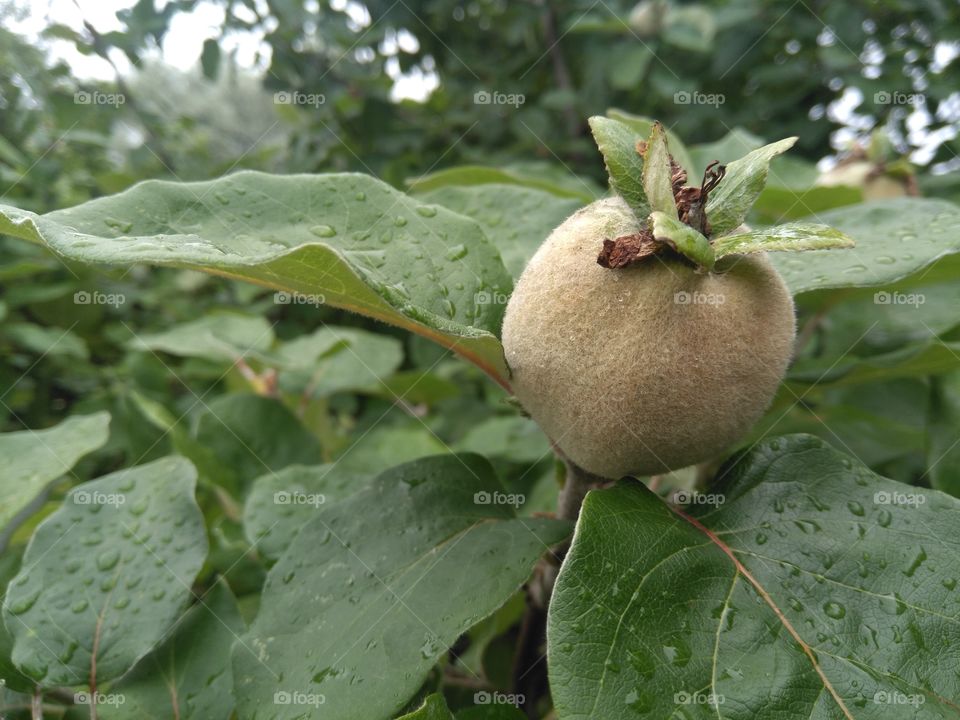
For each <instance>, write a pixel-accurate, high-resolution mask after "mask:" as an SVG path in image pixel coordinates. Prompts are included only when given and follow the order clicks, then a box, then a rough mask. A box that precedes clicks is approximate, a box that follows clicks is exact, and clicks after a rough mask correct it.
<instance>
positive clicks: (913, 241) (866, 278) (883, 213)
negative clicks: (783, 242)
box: [771, 198, 960, 295]
mask: <svg viewBox="0 0 960 720" xmlns="http://www.w3.org/2000/svg"><path fill="white" fill-rule="evenodd" d="M817 220H818V221H819V222H822V223H824V224H826V225H830V226H831V227H835V228H837V229H838V230H839V231H840V232H842V233H844V234H846V235H849V236H850V237H852V238H853V239H854V240H855V241H856V243H857V245H856V247H855V248H851V249H849V250H827V251H811V252H808V253H804V254H803V255H802V256H798V257H790V256H776V255H774V256H773V257H772V258H771V260H772V261H773V263H774V265H776V267H777V270H778V271H779V272H780V274H781V275H782V276H783V279H784V280H786V282H787V285H788V286H789V287H790V290H791V292H793V294H794V295H797V294H799V293H803V292H809V291H811V290H821V289H825V288H839V287H867V286H871V285H874V286H875V285H884V284H886V283H892V282H895V281H897V280H900V279H902V278H905V277H907V276H909V275H912V274H913V273H915V272H917V271H919V270H922V269H924V268H926V267H928V266H929V265H931V264H932V263H934V262H935V261H936V260H938V259H939V258H942V257H945V256H947V255H951V254H953V253H957V252H960V208H958V207H957V206H956V205H954V204H953V203H949V202H947V201H945V200H926V199H921V198H896V199H892V200H883V201H877V202H870V203H864V204H862V205H854V206H852V207H845V208H839V209H837V210H830V211H828V212H825V213H820V214H819V215H817Z"/></svg>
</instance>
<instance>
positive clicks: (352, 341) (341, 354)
mask: <svg viewBox="0 0 960 720" xmlns="http://www.w3.org/2000/svg"><path fill="white" fill-rule="evenodd" d="M271 359H272V360H273V361H274V363H275V364H276V365H277V367H279V368H281V369H285V370H286V372H283V371H281V373H280V387H281V388H282V389H283V390H284V391H286V392H291V393H297V394H300V393H304V392H307V391H309V395H310V397H313V398H317V397H324V396H327V395H332V394H333V393H336V392H343V391H346V390H355V391H358V390H367V389H372V390H382V389H383V388H382V383H383V382H384V381H385V380H386V379H387V378H388V377H390V375H392V374H393V372H394V371H395V370H396V369H397V368H398V367H400V364H401V363H402V362H403V345H402V343H401V342H400V341H399V340H398V339H397V338H393V337H389V336H387V335H383V334H382V333H373V332H367V331H365V330H359V329H356V328H348V327H337V326H335V325H324V326H323V327H321V328H318V329H317V330H316V331H315V332H313V333H311V334H310V335H303V336H301V337H298V338H295V339H293V340H290V341H288V342H285V343H283V345H281V346H280V347H279V348H277V349H276V350H275V351H274V352H273V353H271ZM391 399H393V398H391Z"/></svg>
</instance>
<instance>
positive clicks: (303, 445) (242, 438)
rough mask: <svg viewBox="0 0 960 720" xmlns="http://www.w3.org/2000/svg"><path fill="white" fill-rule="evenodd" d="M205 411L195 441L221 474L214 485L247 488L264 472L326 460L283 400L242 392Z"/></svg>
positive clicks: (207, 406)
mask: <svg viewBox="0 0 960 720" xmlns="http://www.w3.org/2000/svg"><path fill="white" fill-rule="evenodd" d="M205 408H206V412H204V413H203V414H202V415H201V416H200V417H199V419H198V420H197V435H196V439H197V441H198V443H199V444H200V445H201V446H202V447H203V448H204V449H206V450H207V451H208V452H209V453H210V454H211V455H212V456H213V457H214V458H215V459H216V463H217V466H218V468H219V469H220V471H221V472H220V473H218V475H217V476H215V477H214V478H212V479H214V480H219V481H221V482H224V483H225V484H227V485H228V486H233V487H237V486H238V485H239V486H240V487H245V486H246V485H247V484H248V483H249V482H251V481H252V480H253V479H254V478H256V477H259V476H260V475H262V474H263V473H264V472H268V471H269V472H276V471H278V470H281V469H283V468H285V467H286V466H287V465H295V464H301V465H313V464H317V463H320V462H321V461H322V459H323V457H322V453H321V451H320V443H319V442H318V441H317V438H316V437H315V436H313V435H312V434H311V433H310V431H309V430H307V428H306V427H304V425H303V423H301V422H300V421H299V420H298V419H297V417H296V416H295V415H294V414H293V413H292V412H290V410H288V409H287V407H286V406H285V405H283V403H281V402H280V401H279V400H276V399H274V398H266V397H261V396H259V395H249V394H246V393H238V394H230V395H221V396H219V397H218V398H216V399H215V400H214V401H213V402H211V403H207V404H206V405H205Z"/></svg>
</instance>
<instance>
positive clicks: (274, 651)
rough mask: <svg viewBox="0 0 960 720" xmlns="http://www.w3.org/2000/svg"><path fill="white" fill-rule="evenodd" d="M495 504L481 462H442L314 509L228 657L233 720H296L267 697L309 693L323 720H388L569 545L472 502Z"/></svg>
mask: <svg viewBox="0 0 960 720" xmlns="http://www.w3.org/2000/svg"><path fill="white" fill-rule="evenodd" d="M498 492H499V493H502V488H501V487H500V485H499V483H498V482H497V480H496V478H495V476H494V473H493V469H492V468H491V467H490V465H489V464H488V463H487V462H486V461H485V460H484V459H482V458H480V457H478V456H475V455H463V456H455V455H442V456H437V457H431V458H426V459H423V460H417V461H414V462H412V463H408V464H406V465H402V466H400V467H397V468H393V469H392V470H389V471H387V472H386V473H384V474H383V475H381V476H380V477H379V478H378V479H377V480H376V481H375V482H374V483H373V485H371V486H370V487H368V488H367V489H365V490H362V491H361V492H359V493H356V494H355V495H353V496H351V497H349V498H347V499H345V500H341V501H340V502H338V503H336V504H334V505H332V506H331V507H329V508H325V509H322V510H321V511H320V512H319V513H318V514H317V516H316V517H315V518H314V519H313V520H312V521H310V523H309V524H308V525H306V526H305V527H304V528H303V529H302V530H301V531H300V533H299V534H298V535H297V536H296V538H295V539H294V541H293V543H292V544H291V545H290V547H289V549H288V550H287V552H286V553H284V555H283V557H281V558H280V560H279V562H277V564H276V565H275V566H274V567H273V569H272V570H271V571H270V574H269V576H268V578H267V581H266V584H265V586H264V590H263V599H262V603H261V606H260V613H259V615H258V616H257V619H256V621H255V622H254V624H253V626H252V628H251V630H250V633H249V635H248V636H246V637H245V638H244V643H243V644H242V645H241V644H238V645H237V646H236V647H235V648H234V654H233V660H234V665H233V668H234V678H235V686H236V689H237V710H238V714H239V717H240V718H252V717H254V716H256V717H260V715H261V714H262V713H264V712H269V713H270V714H271V716H272V717H275V718H277V720H280V718H294V717H300V716H302V714H303V712H304V711H305V708H303V707H298V706H295V705H284V706H278V705H275V704H274V701H273V698H274V693H275V692H278V691H279V692H288V693H291V695H292V694H293V693H301V694H303V695H304V696H307V697H309V696H311V695H314V696H318V695H322V696H323V697H324V704H323V714H324V715H325V716H329V717H336V718H339V719H340V720H385V719H386V718H389V717H392V713H394V712H396V711H397V710H399V708H401V707H403V705H404V704H405V703H406V702H407V700H408V699H409V698H410V697H411V696H412V695H413V694H414V693H415V692H416V691H417V689H418V688H419V687H420V686H421V684H422V682H423V680H424V678H425V677H426V676H427V673H428V672H429V671H430V668H431V667H432V666H433V665H434V663H435V662H436V661H437V659H438V658H439V657H440V656H442V655H443V654H444V653H445V652H446V649H447V648H448V647H449V646H450V645H451V644H452V643H453V642H454V641H455V640H456V639H457V638H458V637H459V636H460V635H461V634H462V633H463V632H465V631H466V630H467V629H468V628H470V627H471V626H473V625H474V624H476V623H477V622H479V621H480V620H482V619H483V618H484V617H486V616H487V615H489V614H491V613H492V612H494V611H495V610H496V609H497V608H498V607H500V606H501V605H502V604H503V603H504V602H506V601H507V599H508V598H510V597H511V596H512V595H513V593H514V592H516V590H517V589H518V588H519V587H520V585H521V584H522V583H523V582H524V581H525V580H526V579H527V577H528V576H529V574H530V571H531V569H532V568H533V565H534V563H535V562H536V560H537V558H538V557H539V556H540V555H541V554H542V553H544V552H545V551H546V550H547V548H548V546H550V545H552V544H554V543H557V542H559V541H560V540H562V539H563V538H564V537H566V536H567V535H568V533H569V529H570V528H569V524H568V523H565V522H560V521H555V520H544V519H527V518H517V517H516V515H515V513H514V511H513V508H511V507H509V506H508V505H506V504H500V503H486V502H484V500H486V499H488V498H490V499H492V498H494V497H495V493H498ZM484 493H485V494H484ZM278 676H280V677H282V680H280V681H278V679H277V678H278ZM358 687H361V688H363V691H361V692H358V690H357V688H358ZM307 710H309V709H307Z"/></svg>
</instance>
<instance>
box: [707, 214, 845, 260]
mask: <svg viewBox="0 0 960 720" xmlns="http://www.w3.org/2000/svg"><path fill="white" fill-rule="evenodd" d="M854 245H855V243H854V240H853V238H851V237H848V236H847V235H844V234H843V233H842V232H840V231H839V230H837V229H836V228H832V227H830V226H829V225H820V224H818V223H806V222H794V223H784V224H783V225H776V226H774V227H771V228H763V229H760V230H751V231H750V232H746V233H739V234H737V235H724V236H723V237H721V238H717V239H716V240H715V241H714V243H713V250H714V252H715V253H716V255H717V258H718V259H719V258H722V257H723V256H724V255H730V254H733V253H737V254H740V255H746V254H748V253H756V252H772V251H774V250H786V251H789V252H799V251H803V250H828V249H831V248H851V247H853V246H854Z"/></svg>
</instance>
